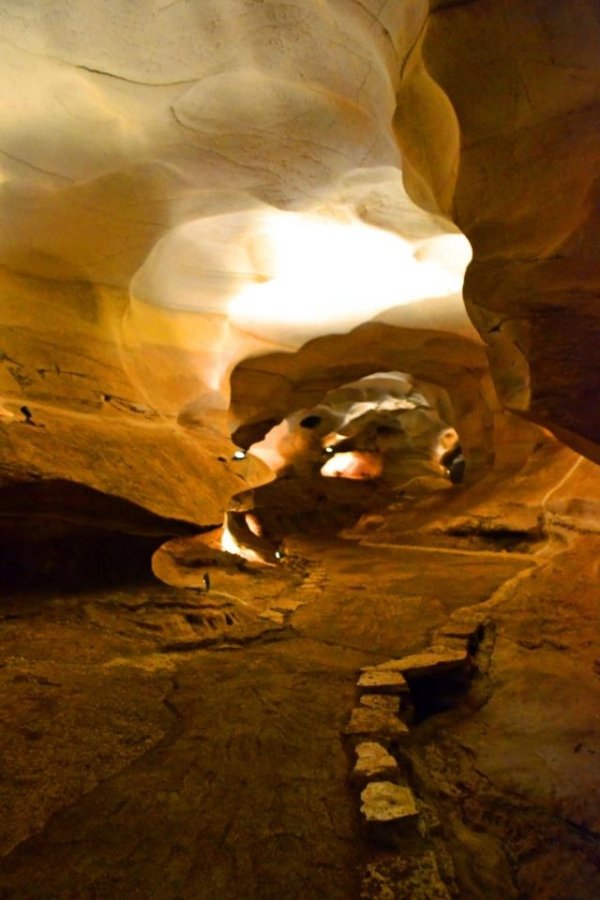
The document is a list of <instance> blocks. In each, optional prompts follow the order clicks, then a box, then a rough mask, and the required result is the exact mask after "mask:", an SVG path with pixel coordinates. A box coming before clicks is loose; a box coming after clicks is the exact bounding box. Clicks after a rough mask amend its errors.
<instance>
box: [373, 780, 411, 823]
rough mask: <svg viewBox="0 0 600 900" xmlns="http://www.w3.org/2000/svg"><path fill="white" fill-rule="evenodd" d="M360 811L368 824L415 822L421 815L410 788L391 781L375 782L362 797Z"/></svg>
mask: <svg viewBox="0 0 600 900" xmlns="http://www.w3.org/2000/svg"><path fill="white" fill-rule="evenodd" d="M360 801H361V805H360V811H361V813H362V814H363V816H364V818H365V821H366V822H368V823H374V824H382V823H388V822H389V823H397V822H407V823H408V822H413V821H416V819H417V818H418V815H419V811H418V809H417V806H416V803H415V798H414V795H413V793H412V791H411V790H410V788H407V787H404V786H402V785H399V784H393V783H392V782H391V781H374V782H373V783H372V784H368V785H367V786H366V788H365V789H364V790H363V791H362V793H361V795H360Z"/></svg>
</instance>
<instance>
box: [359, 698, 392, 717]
mask: <svg viewBox="0 0 600 900" xmlns="http://www.w3.org/2000/svg"><path fill="white" fill-rule="evenodd" d="M360 705H361V706H366V707H367V708H368V709H382V710H385V711H386V712H389V713H393V714H394V715H396V716H397V715H398V713H399V712H400V698H399V697H395V696H393V695H391V694H363V695H362V697H361V698H360Z"/></svg>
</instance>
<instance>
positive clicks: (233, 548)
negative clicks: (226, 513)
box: [221, 525, 264, 564]
mask: <svg viewBox="0 0 600 900" xmlns="http://www.w3.org/2000/svg"><path fill="white" fill-rule="evenodd" d="M221 550H224V551H225V553H233V554H234V555H235V556H241V557H242V558H243V559H247V560H248V561H249V562H257V563H263V564H264V560H263V559H262V558H261V557H260V556H259V554H258V553H256V551H255V550H253V549H252V548H251V547H246V546H244V544H240V543H239V542H238V541H237V540H236V539H235V537H234V536H233V534H232V533H231V531H230V530H229V528H228V527H227V525H225V526H224V528H223V534H222V535H221Z"/></svg>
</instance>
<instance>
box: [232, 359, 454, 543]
mask: <svg viewBox="0 0 600 900" xmlns="http://www.w3.org/2000/svg"><path fill="white" fill-rule="evenodd" d="M454 420H455V414H454V410H453V407H452V402H451V400H450V397H449V396H448V392H447V391H446V390H445V389H444V388H443V387H441V386H439V385H436V384H432V383H430V382H427V381H426V380H424V379H421V378H416V377H414V376H413V375H411V374H409V373H407V372H400V371H375V372H372V373H370V374H368V375H365V376H362V377H359V378H358V379H355V380H352V381H349V382H347V383H344V384H342V385H341V386H339V387H335V388H333V389H331V390H329V391H325V392H324V394H322V396H321V398H320V400H319V401H318V402H317V403H316V404H314V405H311V406H308V407H302V408H300V409H296V410H294V411H292V412H291V413H290V414H289V415H287V416H285V417H284V418H283V419H282V420H281V421H279V422H277V423H276V424H272V425H271V427H270V428H269V429H268V431H267V433H266V434H265V435H264V437H262V438H261V439H259V440H253V441H252V442H251V443H249V446H248V451H247V452H248V454H249V455H253V456H255V457H257V458H259V459H261V460H262V461H263V462H264V463H265V464H266V465H267V466H268V467H269V468H270V469H271V471H272V472H273V473H274V474H275V480H274V481H273V482H271V483H270V484H268V485H264V486H263V487H261V488H257V489H255V490H254V491H252V492H250V495H249V496H244V495H241V496H240V495H238V498H237V499H236V507H234V508H233V509H232V510H231V511H230V512H229V513H228V515H227V522H226V528H225V531H224V543H223V549H228V550H230V551H233V552H239V553H241V554H242V555H245V556H247V558H249V559H257V558H258V559H261V558H262V559H263V560H265V561H272V559H273V558H277V555H278V553H280V545H281V542H282V540H283V539H284V537H285V535H286V532H289V531H294V530H296V529H298V528H302V529H305V528H307V527H308V528H311V529H317V530H319V529H321V528H330V527H331V524H332V523H333V524H334V525H341V523H342V522H346V523H347V522H348V521H349V520H351V521H352V520H354V519H356V518H358V516H360V515H361V513H363V512H365V511H367V510H370V509H373V508H374V507H377V506H382V505H385V503H387V502H390V500H391V499H393V498H394V497H395V496H401V495H402V494H403V493H404V492H405V491H406V489H407V487H409V486H410V488H411V490H414V491H416V493H417V494H419V495H422V494H423V493H428V492H436V491H440V490H445V489H447V488H449V487H451V486H452V484H453V483H454V484H457V483H458V482H460V481H461V480H462V476H463V474H464V467H465V462H464V457H463V455H462V449H461V445H460V442H459V435H458V432H457V430H456V428H455V427H454ZM265 424H266V423H265ZM269 424H271V423H269ZM263 427H264V425H263ZM253 436H256V435H252V433H251V432H248V434H247V437H248V438H251V437H253Z"/></svg>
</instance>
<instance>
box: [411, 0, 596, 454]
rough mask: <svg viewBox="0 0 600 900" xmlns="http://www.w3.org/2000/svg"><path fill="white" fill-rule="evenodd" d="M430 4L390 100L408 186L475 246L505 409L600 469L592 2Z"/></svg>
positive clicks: (477, 282)
mask: <svg viewBox="0 0 600 900" xmlns="http://www.w3.org/2000/svg"><path fill="white" fill-rule="evenodd" d="M431 7H432V9H431V12H430V15H429V17H428V19H427V25H426V27H425V29H424V30H423V31H422V33H421V35H420V37H419V40H418V43H417V46H416V47H415V49H414V51H413V53H412V54H411V56H410V59H409V62H408V64H407V66H406V69H405V72H404V78H403V80H402V84H401V88H400V92H399V104H398V110H397V123H398V135H399V139H400V144H401V146H402V148H403V150H404V154H405V157H404V158H405V168H404V171H405V179H406V183H407V185H408V186H409V190H410V191H411V193H412V195H413V196H414V197H417V196H418V197H419V198H420V199H421V202H423V203H424V204H426V205H429V206H430V207H432V208H435V209H440V210H442V211H445V212H446V213H448V214H449V215H451V216H452V218H453V219H454V221H456V222H457V223H458V225H459V226H460V228H461V229H462V230H463V232H464V233H465V234H466V235H467V236H468V238H469V240H470V242H471V245H472V247H473V254H474V258H473V262H472V264H471V266H470V267H469V271H468V274H467V278H466V282H465V300H466V302H467V308H468V310H469V313H470V315H471V316H472V318H473V321H474V322H475V324H476V325H477V327H478V329H479V331H480V333H481V334H482V335H483V336H484V338H485V340H486V343H487V344H488V347H489V351H490V359H491V363H492V372H493V374H494V380H495V383H496V386H497V389H498V391H499V394H500V397H501V399H502V401H503V402H504V403H505V404H506V405H508V406H509V407H510V408H511V409H514V410H517V411H520V412H524V413H526V414H527V415H528V416H530V417H531V418H532V419H533V420H536V421H540V422H543V423H544V424H545V425H546V426H547V427H550V428H552V429H553V430H554V432H555V434H557V435H558V436H559V437H561V439H563V440H566V441H567V442H569V443H570V444H571V445H572V446H574V447H575V448H576V449H578V450H580V451H581V452H584V453H586V454H590V455H593V456H594V458H596V459H597V451H595V450H594V446H593V445H595V444H596V443H597V442H598V437H599V434H600V430H599V429H600V426H599V423H598V418H597V414H596V413H595V412H594V409H593V406H594V402H593V397H594V396H596V394H597V392H598V386H599V378H600V374H599V369H598V360H597V354H596V353H595V351H594V349H593V348H594V347H595V346H596V345H597V344H598V337H599V331H598V328H599V326H598V312H597V302H596V294H597V280H598V261H597V251H596V245H597V234H598V208H597V207H598V204H597V183H598V176H599V171H598V158H599V154H598V150H599V146H598V141H599V132H598V98H599V91H600V69H599V62H598V60H599V57H598V43H599V41H600V22H599V19H598V7H597V4H596V3H595V2H589V3H583V4H581V5H580V6H579V7H578V11H577V15H576V16H573V15H572V8H571V4H569V3H568V2H557V3H551V4H548V3H527V2H523V3H521V2H517V3H511V4H507V3H504V2H503V0H498V2H494V0H492V2H489V3H487V2H486V3H477V2H476V3H469V4H465V3H453V2H448V3H445V2H439V3H432V4H431ZM438 121H439V122H440V127H439V130H438V132H437V133H438V140H436V141H435V142H430V141H429V140H428V139H427V135H428V134H429V133H430V132H431V130H432V128H433V127H434V122H435V123H436V125H437V123H438Z"/></svg>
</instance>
